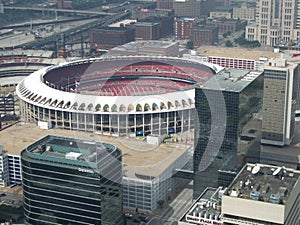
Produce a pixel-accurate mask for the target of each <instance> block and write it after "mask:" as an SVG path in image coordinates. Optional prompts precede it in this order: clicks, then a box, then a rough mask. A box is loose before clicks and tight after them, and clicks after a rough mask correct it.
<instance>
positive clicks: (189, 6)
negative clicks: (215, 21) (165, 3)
mask: <svg viewBox="0 0 300 225" xmlns="http://www.w3.org/2000/svg"><path fill="white" fill-rule="evenodd" d="M214 2H215V1H214V0H210V1H198V0H175V1H174V2H173V8H174V11H175V16H178V17H198V18H200V17H208V16H209V13H210V11H211V10H213V9H214Z"/></svg>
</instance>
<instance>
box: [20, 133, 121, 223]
mask: <svg viewBox="0 0 300 225" xmlns="http://www.w3.org/2000/svg"><path fill="white" fill-rule="evenodd" d="M21 158H22V173H23V195H24V213H25V221H26V222H25V223H26V224H39V223H41V224H45V223H47V224H54V223H55V224H99V225H100V224H107V225H121V224H123V206H122V185H121V183H122V153H121V151H120V150H119V149H118V148H116V147H115V146H113V145H110V144H106V143H98V142H97V143H96V142H88V141H84V140H77V139H73V138H63V137H58V136H50V135H49V136H46V137H44V138H42V139H40V140H38V141H36V142H35V143H33V144H31V145H29V146H28V147H27V148H26V149H24V150H23V151H22V152H21Z"/></svg>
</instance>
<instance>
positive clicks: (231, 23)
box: [207, 19, 247, 34]
mask: <svg viewBox="0 0 300 225" xmlns="http://www.w3.org/2000/svg"><path fill="white" fill-rule="evenodd" d="M207 25H215V26H218V27H219V33H220V34H223V33H226V32H236V31H239V30H242V29H244V28H245V26H246V25H247V22H246V21H240V20H233V19H217V20H216V21H215V20H208V21H207Z"/></svg>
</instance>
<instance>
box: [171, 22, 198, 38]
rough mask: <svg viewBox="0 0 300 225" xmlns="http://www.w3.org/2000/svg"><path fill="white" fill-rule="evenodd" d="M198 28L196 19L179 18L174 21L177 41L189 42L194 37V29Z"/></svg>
mask: <svg viewBox="0 0 300 225" xmlns="http://www.w3.org/2000/svg"><path fill="white" fill-rule="evenodd" d="M196 26H197V19H196V18H187V17H179V18H177V17H176V18H175V21H174V35H175V38H176V39H177V40H188V39H191V37H192V29H194V28H195V27H196Z"/></svg>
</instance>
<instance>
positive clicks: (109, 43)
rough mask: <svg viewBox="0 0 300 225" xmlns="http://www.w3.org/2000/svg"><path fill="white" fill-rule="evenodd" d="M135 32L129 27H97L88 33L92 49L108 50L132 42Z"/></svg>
mask: <svg viewBox="0 0 300 225" xmlns="http://www.w3.org/2000/svg"><path fill="white" fill-rule="evenodd" d="M134 38H135V30H134V29H133V28H130V27H99V28H98V29H94V30H91V31H90V46H91V48H92V49H110V48H113V47H115V46H118V45H123V44H125V43H128V42H130V41H134Z"/></svg>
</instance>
